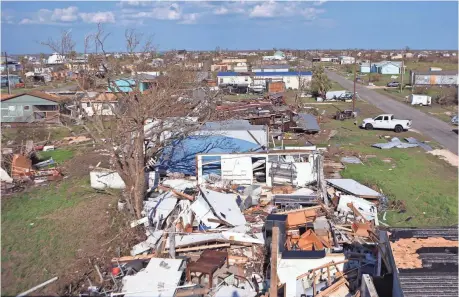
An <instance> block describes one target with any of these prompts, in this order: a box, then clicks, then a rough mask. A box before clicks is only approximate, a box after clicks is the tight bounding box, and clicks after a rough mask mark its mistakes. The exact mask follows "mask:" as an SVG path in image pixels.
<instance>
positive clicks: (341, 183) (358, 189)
mask: <svg viewBox="0 0 459 297" xmlns="http://www.w3.org/2000/svg"><path fill="white" fill-rule="evenodd" d="M326 181H327V183H328V184H329V185H331V186H332V187H334V188H336V189H338V190H341V191H343V192H346V193H349V194H352V195H355V196H357V197H363V198H375V199H377V198H379V197H381V194H380V193H378V192H376V191H375V190H373V189H370V188H369V187H367V186H364V185H362V184H361V183H359V182H357V181H355V180H353V179H347V178H341V179H339V178H337V179H326Z"/></svg>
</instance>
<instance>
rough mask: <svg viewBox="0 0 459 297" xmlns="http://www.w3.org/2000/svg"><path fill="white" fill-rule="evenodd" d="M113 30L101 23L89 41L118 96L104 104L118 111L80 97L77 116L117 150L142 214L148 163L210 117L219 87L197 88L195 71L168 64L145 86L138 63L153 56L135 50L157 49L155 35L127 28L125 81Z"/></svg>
mask: <svg viewBox="0 0 459 297" xmlns="http://www.w3.org/2000/svg"><path fill="white" fill-rule="evenodd" d="M108 36H109V34H107V33H105V32H104V30H103V29H102V27H101V26H100V25H99V26H98V30H97V32H96V33H95V34H93V35H92V36H91V38H90V40H91V42H85V46H86V47H87V48H86V49H85V52H87V51H89V50H91V46H92V47H93V48H92V49H94V48H96V49H97V51H98V53H100V55H99V58H100V64H101V67H102V68H103V69H104V70H105V75H106V77H107V80H108V89H109V92H107V93H106V94H105V95H106V96H114V97H115V98H116V101H117V104H108V105H107V106H105V107H102V109H104V108H105V109H107V108H108V109H109V110H110V114H111V115H112V116H104V115H102V114H103V112H101V108H97V107H94V106H95V105H94V104H92V105H91V106H92V110H89V111H88V110H87V107H86V106H85V107H83V105H82V104H81V103H80V102H78V101H77V102H76V104H75V107H74V110H73V112H72V116H71V117H72V118H73V119H79V120H80V121H82V125H83V127H84V128H85V129H86V131H87V132H88V133H89V134H90V135H91V136H92V137H93V138H94V140H95V141H96V143H98V144H99V145H101V146H102V147H104V148H105V149H106V150H108V151H110V152H111V157H112V160H113V164H114V169H115V170H116V171H117V172H118V173H119V174H120V176H121V178H122V179H123V180H124V182H125V184H126V190H125V191H126V193H125V194H126V200H127V203H128V205H129V208H130V209H131V211H132V212H133V214H135V215H136V216H137V217H140V216H141V211H142V208H143V200H144V195H145V190H146V183H145V171H146V168H147V167H150V166H153V167H155V166H157V165H158V164H159V162H160V161H161V158H164V156H165V154H166V153H167V148H170V147H171V146H173V145H174V144H176V143H177V142H178V141H180V140H183V139H185V138H186V137H187V136H188V135H190V134H191V133H193V132H194V131H196V129H199V127H200V125H201V123H204V122H205V121H206V120H207V119H208V118H210V116H211V114H212V111H213V110H215V108H214V107H213V106H214V102H215V101H216V96H218V93H217V92H211V91H210V90H208V89H203V88H200V89H197V88H196V87H197V86H198V82H197V81H196V75H195V73H194V72H190V71H184V70H183V69H182V68H179V67H176V66H170V67H168V68H167V70H166V75H164V76H159V77H157V79H156V80H155V81H154V82H153V84H154V86H153V87H152V88H150V89H148V90H146V91H145V90H143V89H142V84H143V81H144V80H143V79H142V76H141V74H139V73H138V72H137V67H138V65H141V64H142V63H146V62H147V61H146V60H142V59H143V58H144V57H146V55H134V53H135V52H136V51H138V50H139V49H140V50H141V53H143V54H145V53H147V52H151V51H152V50H154V49H153V47H152V43H151V40H149V39H145V40H144V39H143V38H142V36H140V35H139V34H137V33H136V32H135V31H134V30H127V31H126V34H125V38H126V47H127V50H128V52H129V53H130V54H132V60H133V64H132V65H133V72H132V77H130V78H128V79H125V80H124V81H123V82H124V84H123V86H120V84H118V82H120V80H115V79H114V77H115V74H116V73H115V71H114V67H112V65H110V61H109V60H108V59H107V54H106V50H105V41H106V39H107V37H108ZM137 62H140V63H137ZM87 69H89V70H88V71H85V76H87V77H88V79H91V78H94V77H95V75H96V72H97V71H96V70H91V69H92V68H90V67H88V68H87ZM80 88H82V86H81V85H80ZM82 89H83V88H82ZM192 93H195V94H194V96H193V94H192ZM146 124H147V125H146Z"/></svg>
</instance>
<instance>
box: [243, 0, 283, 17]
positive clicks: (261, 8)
mask: <svg viewBox="0 0 459 297" xmlns="http://www.w3.org/2000/svg"><path fill="white" fill-rule="evenodd" d="M277 6H278V5H277V3H276V2H274V1H269V2H263V3H262V4H258V5H255V7H254V8H253V9H252V10H251V11H250V14H249V16H250V17H252V18H271V17H273V16H274V15H275V12H276V11H277Z"/></svg>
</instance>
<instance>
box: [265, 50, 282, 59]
mask: <svg viewBox="0 0 459 297" xmlns="http://www.w3.org/2000/svg"><path fill="white" fill-rule="evenodd" d="M274 60H277V61H281V60H285V54H284V53H283V52H281V51H277V52H275V53H274V55H272V56H263V61H274Z"/></svg>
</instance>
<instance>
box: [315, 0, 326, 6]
mask: <svg viewBox="0 0 459 297" xmlns="http://www.w3.org/2000/svg"><path fill="white" fill-rule="evenodd" d="M327 1H328V0H319V1H314V2H313V3H312V4H314V5H315V6H320V5H322V4H324V3H325V2H327Z"/></svg>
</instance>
